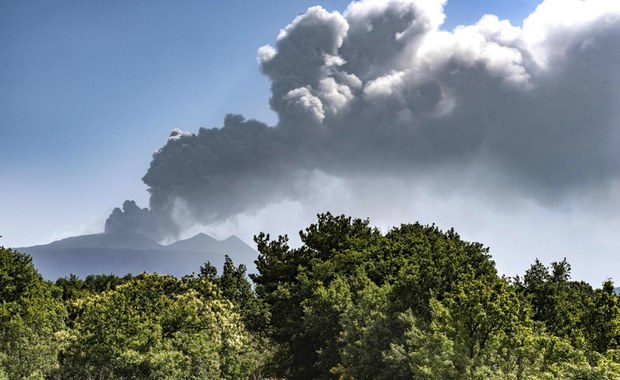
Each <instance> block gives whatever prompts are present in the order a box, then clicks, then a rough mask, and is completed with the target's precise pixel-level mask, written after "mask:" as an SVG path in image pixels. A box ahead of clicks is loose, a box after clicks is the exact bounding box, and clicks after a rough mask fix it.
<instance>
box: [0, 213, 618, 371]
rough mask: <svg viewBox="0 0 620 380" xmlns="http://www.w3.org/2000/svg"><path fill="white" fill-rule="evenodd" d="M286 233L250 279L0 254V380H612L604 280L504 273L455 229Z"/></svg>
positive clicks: (613, 326) (562, 271) (324, 219)
mask: <svg viewBox="0 0 620 380" xmlns="http://www.w3.org/2000/svg"><path fill="white" fill-rule="evenodd" d="M300 237H301V241H302V243H303V244H302V245H301V246H300V247H298V248H291V247H290V246H289V244H288V238H287V237H286V236H279V237H278V238H276V239H272V238H271V237H270V236H269V235H268V234H265V233H260V234H258V235H256V236H255V238H254V240H255V243H256V246H257V248H258V252H259V255H258V258H257V261H256V266H257V273H256V274H251V275H249V276H248V275H247V274H246V271H247V268H245V267H244V266H243V265H239V266H236V265H235V263H234V262H233V261H232V260H231V259H230V258H228V257H227V258H226V262H225V264H224V267H223V268H221V270H219V269H220V268H215V267H214V266H213V265H211V264H210V263H208V262H207V263H205V264H204V265H203V266H201V267H200V268H196V273H195V274H192V275H188V276H185V277H182V278H176V277H173V276H167V275H159V274H155V273H151V274H148V273H142V274H139V275H135V276H132V275H127V276H125V277H118V276H115V275H91V276H88V277H86V278H84V279H81V278H78V277H76V276H69V277H66V278H60V279H58V280H57V281H55V282H50V281H46V280H44V279H43V278H42V277H41V275H40V274H39V273H38V272H37V270H36V268H35V267H34V266H33V264H32V260H31V258H30V257H29V256H28V255H26V254H22V253H20V252H16V251H14V250H12V249H8V248H0V379H2V380H5V379H6V380H13V379H93V380H94V379H99V380H103V379H255V380H257V379H619V378H620V348H619V343H620V308H619V300H618V296H617V295H616V292H615V290H614V285H613V283H612V282H611V280H609V279H606V280H604V281H602V282H601V286H600V287H599V288H593V287H592V286H591V285H589V284H587V283H585V282H579V281H574V280H572V279H571V267H570V264H569V263H568V262H567V261H566V260H558V261H557V262H552V263H548V264H546V263H542V262H540V261H538V260H536V261H535V262H534V263H533V264H532V265H531V266H530V268H529V269H528V270H527V271H525V273H524V274H523V275H522V276H517V277H514V278H508V277H505V276H501V275H500V274H498V271H497V269H496V267H495V263H494V262H493V260H492V257H491V255H490V253H489V250H488V248H486V247H485V246H484V245H482V244H480V243H474V242H467V241H464V240H462V239H461V237H460V236H459V234H458V233H457V232H455V231H454V230H448V231H442V230H440V229H439V228H438V227H437V226H435V225H422V224H419V223H414V224H403V225H401V226H399V227H394V228H392V229H391V230H389V231H387V232H382V231H380V230H379V229H377V228H374V227H372V226H371V224H370V221H369V220H364V219H354V218H351V217H348V216H344V215H340V216H336V215H332V214H330V213H325V214H320V215H318V218H317V221H316V223H314V224H311V225H310V226H309V227H307V228H305V229H304V230H302V231H300ZM524 238H525V237H524ZM597 285H598V284H597Z"/></svg>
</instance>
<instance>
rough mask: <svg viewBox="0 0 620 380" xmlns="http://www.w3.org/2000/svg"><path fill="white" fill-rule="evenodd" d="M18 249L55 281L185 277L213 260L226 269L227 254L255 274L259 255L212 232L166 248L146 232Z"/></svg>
mask: <svg viewBox="0 0 620 380" xmlns="http://www.w3.org/2000/svg"><path fill="white" fill-rule="evenodd" d="M16 250H18V251H20V252H24V253H28V254H30V255H31V256H32V260H33V263H34V265H35V266H36V267H37V269H38V270H39V272H40V273H41V274H42V275H43V277H44V278H46V279H50V280H55V279H56V278H59V277H65V276H68V275H69V274H75V275H78V276H80V277H85V276H87V275H89V274H116V275H119V276H123V275H125V274H127V273H131V274H139V273H141V272H149V273H153V272H155V273H160V274H171V275H174V276H177V277H182V276H184V275H187V274H191V273H192V272H198V270H199V268H200V266H201V265H203V264H204V263H205V262H207V261H209V262H211V264H213V265H214V266H215V267H216V268H218V270H220V269H221V268H222V265H223V264H224V257H225V255H229V256H230V257H231V258H232V259H233V262H234V263H235V264H237V265H238V264H244V265H246V266H247V267H248V272H250V273H253V272H255V269H254V268H255V267H254V260H255V259H256V255H257V253H256V251H255V250H254V249H252V248H251V247H250V246H248V245H247V244H245V243H244V242H243V241H242V240H241V239H239V238H238V237H236V236H234V235H233V236H230V237H229V238H227V239H225V240H221V241H220V240H217V239H214V238H213V237H211V236H209V235H206V234H198V235H196V236H194V237H192V238H189V239H186V240H179V241H177V242H174V243H172V244H169V245H167V246H166V245H161V244H158V243H157V242H155V241H153V240H151V239H150V238H148V237H146V236H143V235H140V234H119V233H101V234H93V235H82V236H74V237H69V238H66V239H62V240H58V241H54V242H52V243H49V244H45V245H37V246H32V247H21V248H16Z"/></svg>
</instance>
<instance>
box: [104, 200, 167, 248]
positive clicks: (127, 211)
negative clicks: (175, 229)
mask: <svg viewBox="0 0 620 380" xmlns="http://www.w3.org/2000/svg"><path fill="white" fill-rule="evenodd" d="M105 232H106V233H137V234H142V235H144V236H148V237H150V238H152V239H155V240H159V239H162V238H164V237H165V236H166V232H164V230H163V229H162V228H161V227H160V226H159V223H158V221H157V219H156V218H155V217H154V216H153V214H152V212H151V211H150V210H149V209H147V208H140V207H138V205H136V202H134V201H125V202H123V209H122V210H121V209H120V208H118V207H117V208H115V209H114V210H113V211H112V214H110V216H109V217H108V219H107V220H106V222H105Z"/></svg>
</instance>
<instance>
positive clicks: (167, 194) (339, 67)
mask: <svg viewBox="0 0 620 380" xmlns="http://www.w3.org/2000/svg"><path fill="white" fill-rule="evenodd" d="M443 4H444V2H443V1H429V0H392V1H383V0H381V1H378V0H366V1H360V2H355V3H352V4H351V5H350V6H349V7H348V8H347V10H346V11H345V12H344V13H343V14H340V13H338V12H328V11H326V10H324V9H323V8H321V7H313V8H310V9H309V10H308V11H307V12H306V13H305V14H304V15H301V16H299V17H297V18H296V19H295V20H294V21H293V22H292V23H291V24H290V25H288V26H287V27H286V28H285V29H283V30H282V31H281V32H280V34H279V36H278V38H277V41H276V44H275V47H272V46H269V45H267V46H264V47H261V48H260V49H259V51H258V60H259V64H260V69H261V71H262V72H263V73H264V74H265V75H266V76H267V77H268V78H269V80H270V81H271V91H272V97H271V100H270V105H271V108H272V109H273V110H274V111H275V112H277V114H278V116H279V122H278V125H276V126H275V127H268V126H267V125H265V124H262V123H260V122H258V121H254V120H249V121H246V120H244V119H243V117H241V116H238V115H229V116H227V117H226V119H225V121H224V126H223V127H222V128H220V129H201V130H199V131H198V133H196V134H193V133H187V132H182V131H179V130H175V131H173V132H172V134H171V135H170V138H169V139H168V142H167V143H166V145H165V146H164V147H162V148H161V149H160V150H159V151H157V153H156V154H155V155H154V156H153V161H152V163H151V167H150V169H149V170H148V172H147V174H146V175H145V176H144V178H143V180H144V182H145V183H146V184H147V185H148V186H149V191H150V193H151V201H150V207H151V210H152V214H153V215H154V216H156V217H157V219H158V220H159V221H160V223H162V225H165V226H166V227H165V228H166V229H167V230H169V231H173V232H174V231H175V229H178V228H179V227H180V226H183V225H189V224H191V223H192V222H195V221H198V222H201V223H209V222H214V221H219V220H222V219H225V218H228V217H230V216H233V215H236V214H238V213H241V212H245V211H248V210H252V209H256V208H259V207H261V206H264V205H265V204H268V203H270V202H274V201H276V200H280V199H283V198H285V199H286V198H288V199H303V197H305V196H307V195H308V194H307V191H308V190H306V188H305V186H304V184H305V181H306V178H307V177H308V176H309V175H311V174H312V173H313V172H317V171H318V172H323V173H327V174H330V175H333V176H337V177H340V178H345V179H346V178H347V177H350V176H369V177H373V176H376V175H378V174H381V175H384V174H387V175H394V176H406V177H415V176H416V175H419V174H423V175H424V176H425V178H428V176H429V175H430V176H431V177H432V176H435V177H437V178H441V177H445V176H449V175H450V173H451V172H453V171H454V170H458V169H459V168H470V169H471V168H475V170H474V172H476V173H478V174H477V175H478V177H477V178H476V180H479V181H480V182H481V183H482V184H483V185H484V186H487V187H490V188H494V189H496V192H497V193H506V192H508V193H511V194H519V195H520V196H525V197H529V198H532V199H535V200H537V201H538V202H541V203H548V202H555V201H557V200H562V199H563V198H566V197H570V196H571V194H574V193H576V192H581V191H588V190H589V189H591V188H598V187H601V186H605V185H606V184H607V183H609V182H610V181H613V180H615V179H618V178H619V174H620V170H619V169H620V154H619V153H618V149H617V147H618V146H619V145H618V143H620V133H619V132H620V127H619V121H620V113H619V112H618V110H619V109H620V71H619V70H618V69H617V68H618V67H620V5H618V4H620V2H617V1H593V0H589V1H588V0H586V1H581V0H561V1H560V0H548V1H545V2H544V3H542V4H541V5H540V6H539V7H538V9H537V10H536V11H535V13H534V14H533V15H531V16H530V17H529V18H528V19H527V20H525V22H524V24H523V26H522V27H516V26H513V25H511V24H510V23H509V22H508V21H505V20H499V19H497V18H496V17H494V16H485V17H483V18H482V19H481V20H480V21H479V22H478V23H476V24H475V25H470V26H463V27H459V28H457V29H455V30H454V31H452V32H449V31H442V30H441V29H440V27H441V24H442V22H443V20H444V14H443ZM453 186H459V184H458V183H453ZM179 210H182V211H183V212H180V211H179ZM117 214H118V213H117ZM119 215H120V214H119ZM181 216H182V217H181ZM183 218H189V219H190V220H181V219H183Z"/></svg>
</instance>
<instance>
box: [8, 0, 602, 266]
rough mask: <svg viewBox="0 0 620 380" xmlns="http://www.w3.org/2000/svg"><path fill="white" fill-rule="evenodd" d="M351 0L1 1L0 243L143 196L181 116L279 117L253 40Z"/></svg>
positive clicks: (79, 222)
mask: <svg viewBox="0 0 620 380" xmlns="http://www.w3.org/2000/svg"><path fill="white" fill-rule="evenodd" d="M537 3H538V2H537V1H531V0H522V1H517V0H487V1H482V0H477V1H471V0H468V1H465V0H460V1H456V0H453V1H449V2H448V4H447V6H446V8H445V12H446V14H447V20H446V22H445V24H444V26H443V29H445V30H452V29H453V28H454V27H455V26H456V25H459V24H472V23H475V22H476V21H477V20H478V19H479V18H480V17H481V16H482V15H483V14H485V13H492V14H496V15H498V16H499V17H500V18H508V19H510V20H511V22H512V23H513V24H514V25H517V26H520V25H521V22H522V20H523V19H524V18H525V17H526V16H527V15H529V14H530V13H531V12H532V11H533V10H534V9H535V7H536V5H537ZM347 4H348V2H345V1H335V0H334V1H314V2H313V1H281V0H278V1H269V2H265V1H225V2H224V1H183V2H173V1H106V2H101V1H56V2H49V1H5V2H0V46H1V47H2V49H1V50H0V84H1V86H0V152H2V158H1V160H0V178H2V186H1V187H0V234H1V235H3V237H2V239H1V240H0V243H1V244H4V245H7V246H27V245H33V244H40V243H47V242H49V241H51V240H54V239H58V238H63V237H67V236H70V235H75V234H80V233H89V232H98V231H101V230H102V229H103V223H104V221H105V218H106V217H107V215H108V214H109V213H110V211H111V210H112V208H114V207H117V206H119V205H120V204H122V202H123V201H124V200H125V199H135V200H136V201H137V202H138V204H139V205H140V206H142V207H145V206H147V205H148V197H149V196H148V193H147V191H146V186H145V185H144V184H143V183H142V181H141V178H142V176H143V175H144V174H145V173H146V170H147V169H148V167H149V164H150V162H151V155H152V153H153V151H155V150H156V149H159V148H160V147H161V146H162V145H163V144H164V143H165V142H166V139H167V137H168V135H169V133H170V131H171V130H172V129H174V128H181V129H183V130H187V131H197V130H198V128H200V127H219V126H221V125H222V121H223V118H224V115H225V114H227V113H239V114H243V115H244V116H245V117H246V118H256V119H258V120H261V121H264V122H266V123H268V124H270V125H274V124H275V123H276V122H277V116H276V114H275V113H274V112H272V111H271V110H270V109H269V105H268V101H269V97H270V90H269V81H268V79H267V78H265V77H264V76H263V75H262V74H261V73H260V71H259V68H258V64H257V59H256V56H257V49H258V48H259V47H260V46H263V45H265V44H272V45H274V43H275V40H276V36H277V35H278V32H279V31H280V29H282V28H284V27H285V26H286V25H287V24H289V23H290V22H291V21H292V20H293V19H294V18H295V17H296V16H297V15H299V14H302V13H304V12H305V11H306V9H307V8H308V7H309V6H312V5H321V6H322V7H324V8H325V9H327V10H330V11H331V10H338V11H343V10H344V9H345V8H346V6H347ZM317 211H318V210H317ZM558 218H559V217H558ZM558 220H559V219H558ZM400 222H406V221H405V220H402V221H400ZM426 222H432V220H427V221H426ZM446 223H450V220H449V218H448V219H447V220H446ZM302 227H303V226H295V229H299V228H302ZM446 227H449V225H448V226H446ZM254 232H255V233H256V232H258V231H254ZM471 235H472V237H476V238H477V237H481V238H484V235H483V234H482V235H480V236H478V235H476V233H472V234H471ZM465 237H466V238H467V236H465ZM246 239H247V236H246ZM558 259H561V257H558ZM520 265H521V267H522V266H523V265H522V264H520ZM511 269H512V268H511ZM598 277H603V276H598Z"/></svg>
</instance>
